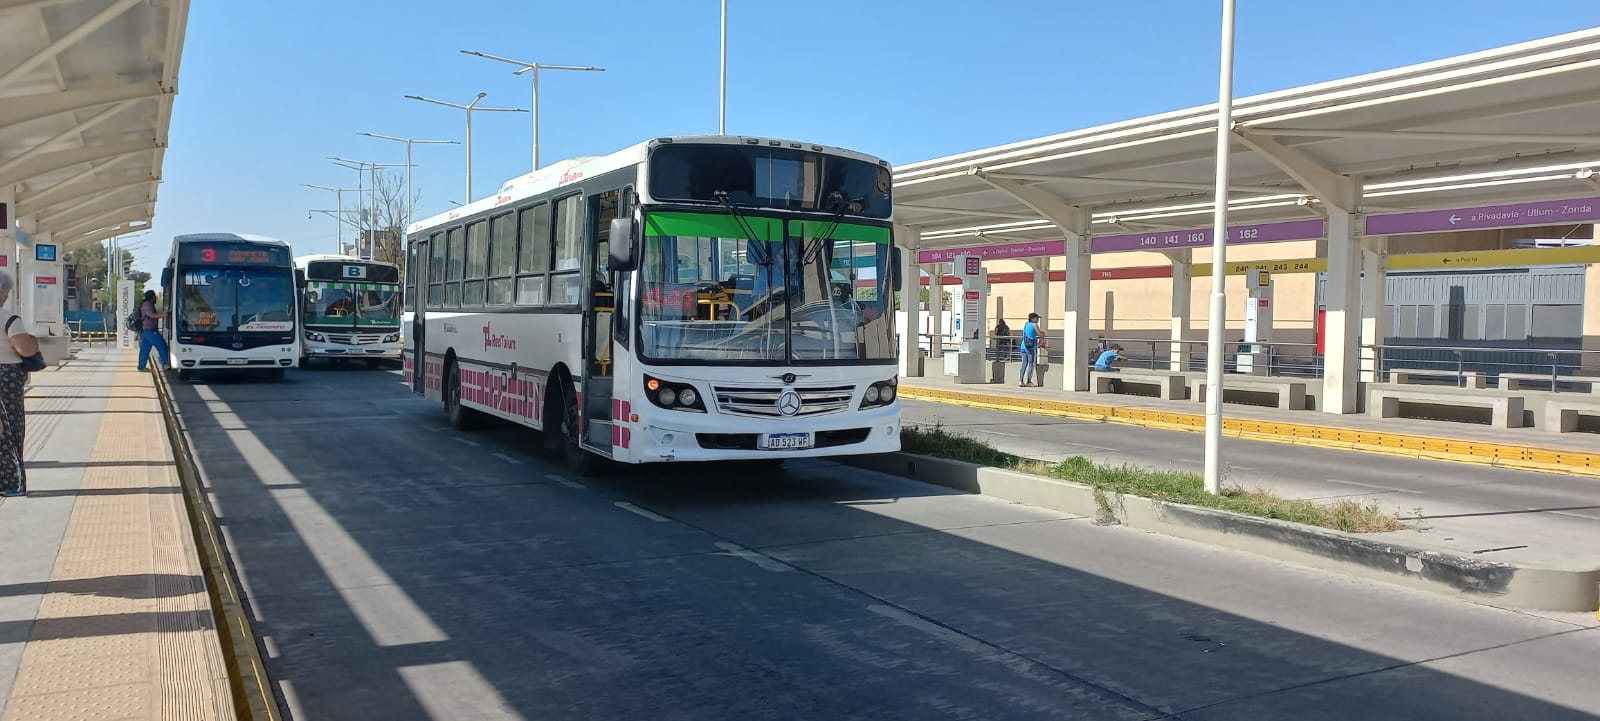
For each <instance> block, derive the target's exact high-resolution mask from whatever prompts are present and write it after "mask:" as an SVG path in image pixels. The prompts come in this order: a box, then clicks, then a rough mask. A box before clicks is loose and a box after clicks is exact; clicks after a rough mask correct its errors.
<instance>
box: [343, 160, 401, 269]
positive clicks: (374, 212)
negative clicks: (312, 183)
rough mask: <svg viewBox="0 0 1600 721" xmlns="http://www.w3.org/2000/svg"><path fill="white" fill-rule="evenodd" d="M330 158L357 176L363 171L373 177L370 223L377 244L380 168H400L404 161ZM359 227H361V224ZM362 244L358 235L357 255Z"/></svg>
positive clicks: (373, 239)
mask: <svg viewBox="0 0 1600 721" xmlns="http://www.w3.org/2000/svg"><path fill="white" fill-rule="evenodd" d="M328 159H329V160H331V161H333V164H334V165H337V166H339V167H341V168H349V169H351V170H354V171H356V177H357V178H360V176H361V174H362V173H368V174H370V176H371V178H372V182H371V184H370V187H371V192H372V205H371V206H370V212H369V213H368V223H369V225H370V226H371V231H372V243H373V244H374V246H376V244H377V242H378V168H400V167H404V165H403V164H402V163H369V162H367V161H365V160H350V159H348V158H334V157H329V158H328ZM356 217H357V218H358V219H359V218H360V214H359V213H358V214H357V216H356ZM357 227H358V228H359V225H358V226H357ZM361 245H362V244H361V240H360V238H359V236H358V237H357V240H356V256H357V257H359V256H360V255H361ZM375 249H376V248H374V250H375ZM372 255H373V254H369V255H368V256H367V257H369V258H370V257H372Z"/></svg>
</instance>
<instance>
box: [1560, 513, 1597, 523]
mask: <svg viewBox="0 0 1600 721" xmlns="http://www.w3.org/2000/svg"><path fill="white" fill-rule="evenodd" d="M1551 513H1554V514H1556V515H1558V516H1571V517H1573V518H1582V519H1584V520H1586V521H1600V516H1590V515H1586V514H1583V513H1573V512H1572V511H1551Z"/></svg>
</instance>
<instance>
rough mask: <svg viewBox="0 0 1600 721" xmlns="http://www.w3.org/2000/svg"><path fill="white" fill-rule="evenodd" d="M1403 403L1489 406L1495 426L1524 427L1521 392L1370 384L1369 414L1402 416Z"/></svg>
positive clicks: (1391, 416) (1490, 421) (1389, 416)
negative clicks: (1485, 391) (1442, 389)
mask: <svg viewBox="0 0 1600 721" xmlns="http://www.w3.org/2000/svg"><path fill="white" fill-rule="evenodd" d="M1401 403H1421V404H1426V405H1433V406H1459V407H1467V408H1488V409H1489V414H1490V416H1489V419H1490V420H1489V424H1490V425H1492V426H1494V427H1496V428H1521V427H1522V406H1523V398H1522V396H1508V395H1497V394H1494V393H1448V394H1446V393H1439V392H1438V391H1421V390H1416V391H1413V390H1401V389H1398V388H1378V387H1370V386H1369V388H1368V391H1367V415H1370V416H1374V417H1377V418H1396V417H1399V415H1400V404H1401Z"/></svg>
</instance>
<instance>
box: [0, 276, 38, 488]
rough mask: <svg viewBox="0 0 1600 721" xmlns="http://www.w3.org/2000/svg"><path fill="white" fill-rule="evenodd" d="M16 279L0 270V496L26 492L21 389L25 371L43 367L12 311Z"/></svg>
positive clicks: (30, 335)
mask: <svg viewBox="0 0 1600 721" xmlns="http://www.w3.org/2000/svg"><path fill="white" fill-rule="evenodd" d="M16 289H17V283H16V281H15V280H14V279H12V277H11V274H10V273H6V272H4V271H0V317H4V318H5V319H6V321H5V331H6V339H7V340H8V341H9V342H7V343H0V496H21V495H24V494H26V493H27V492H28V473H27V470H26V469H25V468H24V467H23V459H22V453H23V449H24V448H25V446H24V441H25V438H24V436H25V434H26V432H27V429H28V428H27V425H28V419H27V414H26V408H25V407H24V405H23V403H24V401H23V392H24V390H25V389H26V387H27V384H28V372H29V371H30V370H39V369H42V368H43V367H44V357H43V356H42V355H40V354H39V341H38V339H36V338H34V337H33V333H32V332H31V331H29V330H28V324H27V323H26V322H24V321H23V320H22V317H21V316H18V315H17V314H16V313H14V312H12V310H11V308H12V305H11V298H12V296H14V295H15V291H16Z"/></svg>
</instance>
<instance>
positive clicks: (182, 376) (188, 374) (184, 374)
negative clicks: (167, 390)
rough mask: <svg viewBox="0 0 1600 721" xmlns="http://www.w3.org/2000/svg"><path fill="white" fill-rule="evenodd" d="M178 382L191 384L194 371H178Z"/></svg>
mask: <svg viewBox="0 0 1600 721" xmlns="http://www.w3.org/2000/svg"><path fill="white" fill-rule="evenodd" d="M178 380H180V381H183V382H184V383H193V382H194V371H185V370H180V371H178Z"/></svg>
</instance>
